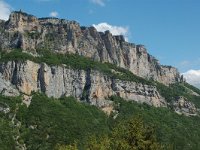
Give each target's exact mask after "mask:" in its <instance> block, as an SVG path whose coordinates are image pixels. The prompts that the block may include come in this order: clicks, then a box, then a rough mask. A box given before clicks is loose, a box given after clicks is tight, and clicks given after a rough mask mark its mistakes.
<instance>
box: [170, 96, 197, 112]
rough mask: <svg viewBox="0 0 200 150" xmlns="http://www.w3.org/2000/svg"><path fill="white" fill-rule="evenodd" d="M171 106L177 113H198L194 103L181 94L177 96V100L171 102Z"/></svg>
mask: <svg viewBox="0 0 200 150" xmlns="http://www.w3.org/2000/svg"><path fill="white" fill-rule="evenodd" d="M173 108H174V110H175V112H176V113H178V114H183V115H186V116H196V115H198V111H197V108H196V107H195V105H194V104H193V103H192V102H190V101H188V100H187V99H186V98H184V97H182V96H180V97H178V98H177V100H176V101H174V102H173Z"/></svg>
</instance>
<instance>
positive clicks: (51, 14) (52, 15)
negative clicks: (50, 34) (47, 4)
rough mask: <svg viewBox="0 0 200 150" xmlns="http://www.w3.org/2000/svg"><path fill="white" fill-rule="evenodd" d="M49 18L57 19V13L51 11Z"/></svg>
mask: <svg viewBox="0 0 200 150" xmlns="http://www.w3.org/2000/svg"><path fill="white" fill-rule="evenodd" d="M49 16H51V17H58V12H57V11H52V12H51V13H50V14H49Z"/></svg>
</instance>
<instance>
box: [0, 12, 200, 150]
mask: <svg viewBox="0 0 200 150" xmlns="http://www.w3.org/2000/svg"><path fill="white" fill-rule="evenodd" d="M0 31H1V32H0V43H1V44H0V95H1V96H0V114H1V122H0V128H1V129H2V131H3V130H5V132H1V133H0V138H1V141H2V142H1V143H0V147H3V149H5V150H6V149H33V150H34V149H60V150H61V149H62V148H63V149H68V148H66V147H73V146H72V145H74V147H77V148H78V149H88V147H90V146H91V147H93V146H94V147H95V146H96V148H94V147H93V148H91V147H90V149H102V148H100V147H101V146H102V145H104V146H105V145H106V147H104V148H103V149H118V148H119V147H118V146H119V145H120V143H121V142H122V143H121V146H125V147H126V148H122V149H130V147H132V146H135V145H137V144H135V145H134V144H132V143H129V142H127V141H126V138H125V141H124V142H125V143H123V141H121V139H123V137H124V136H125V135H123V134H122V132H121V130H125V131H126V130H128V131H129V129H130V130H131V129H132V128H128V129H126V127H127V126H126V123H127V124H132V122H131V121H133V122H134V123H136V124H137V123H138V121H137V120H140V119H141V120H142V121H141V122H140V121H139V124H140V125H141V124H142V125H144V129H141V128H139V126H135V128H137V129H138V130H140V131H141V134H142V135H143V136H142V137H143V142H142V143H138V145H140V144H141V145H140V146H142V147H143V148H141V149H161V148H163V149H181V150H182V149H198V147H199V144H198V141H199V139H200V136H199V134H198V133H200V131H198V130H199V129H198V124H199V122H200V118H199V108H200V90H199V89H197V88H195V87H193V86H191V85H189V84H188V83H187V82H186V81H184V79H183V77H182V76H180V73H179V72H178V71H177V69H176V68H174V67H171V66H164V65H160V64H159V63H158V61H157V60H156V59H155V58H154V57H153V56H151V55H150V54H148V53H147V51H146V49H145V47H144V46H143V45H135V44H132V43H128V42H126V41H125V40H124V38H123V36H113V35H112V34H111V33H110V32H109V31H106V32H105V33H101V32H97V30H96V29H95V28H94V27H81V26H80V25H79V24H78V23H77V22H75V21H68V20H64V19H58V18H37V17H35V16H33V15H29V14H26V13H24V12H21V11H19V12H17V11H15V12H13V13H11V15H10V18H9V20H8V21H0ZM132 118H134V119H133V120H132ZM135 118H136V119H135ZM137 118H139V119H137ZM121 124H122V125H121ZM118 128H119V132H117V133H115V130H116V129H118ZM124 128H125V129H124ZM128 131H127V132H128ZM134 133H135V131H134ZM115 134H117V135H115ZM135 134H137V133H135ZM114 135H115V136H116V137H115V138H116V141H115V140H113V138H114V137H113V136H114ZM94 137H95V138H94ZM103 137H106V138H105V139H107V142H106V141H104V140H102V138H103ZM138 137H139V139H138V140H139V141H140V140H141V139H142V137H140V136H138ZM91 138H93V140H92V141H90V140H91ZM115 138H114V139H115ZM140 138H141V139H140ZM101 140H102V142H105V143H101V142H100V141H101ZM91 142H92V144H91ZM117 142H119V143H117ZM70 144H71V145H70ZM118 144H119V145H118ZM131 144H132V145H131ZM116 145H118V146H116ZM138 145H137V146H138ZM137 148H138V147H137ZM74 149H76V148H74Z"/></svg>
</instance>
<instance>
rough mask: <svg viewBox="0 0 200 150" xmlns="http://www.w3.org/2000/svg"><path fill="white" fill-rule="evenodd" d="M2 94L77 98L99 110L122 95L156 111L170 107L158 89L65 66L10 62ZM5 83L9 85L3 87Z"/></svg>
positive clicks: (3, 72) (1, 75)
mask: <svg viewBox="0 0 200 150" xmlns="http://www.w3.org/2000/svg"><path fill="white" fill-rule="evenodd" d="M0 81H2V82H1V86H3V88H1V86H0V92H4V94H5V95H9V94H13V95H19V93H24V94H26V95H30V94H31V92H33V91H35V92H37V91H39V92H44V93H45V94H46V95H47V96H48V97H55V98H59V97H62V96H74V97H75V98H77V99H79V100H81V101H86V102H88V103H90V104H92V105H96V106H98V107H102V108H104V107H110V106H112V102H111V101H108V100H107V99H108V98H109V97H110V96H112V95H118V96H120V97H122V98H125V99H127V100H131V101H133V100H134V101H138V102H141V103H143V102H144V103H147V104H149V105H153V106H156V107H160V106H166V102H165V100H164V98H162V97H161V96H160V95H159V93H158V92H157V89H156V87H154V86H151V85H144V84H140V83H135V82H129V81H121V80H118V79H111V78H110V77H108V76H106V75H104V74H102V73H100V72H98V71H94V70H88V71H83V70H73V69H70V68H66V67H65V66H51V67H50V66H48V65H46V64H44V63H42V64H37V63H34V62H32V61H25V62H18V61H9V62H7V63H2V64H0ZM2 83H5V84H2Z"/></svg>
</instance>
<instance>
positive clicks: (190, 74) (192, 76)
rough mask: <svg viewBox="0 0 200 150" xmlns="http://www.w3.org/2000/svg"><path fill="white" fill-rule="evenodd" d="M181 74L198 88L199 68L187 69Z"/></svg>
mask: <svg viewBox="0 0 200 150" xmlns="http://www.w3.org/2000/svg"><path fill="white" fill-rule="evenodd" d="M182 75H183V76H184V78H185V79H186V81H187V82H188V83H190V84H192V85H194V86H196V87H198V88H200V70H189V71H187V72H185V73H182Z"/></svg>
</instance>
